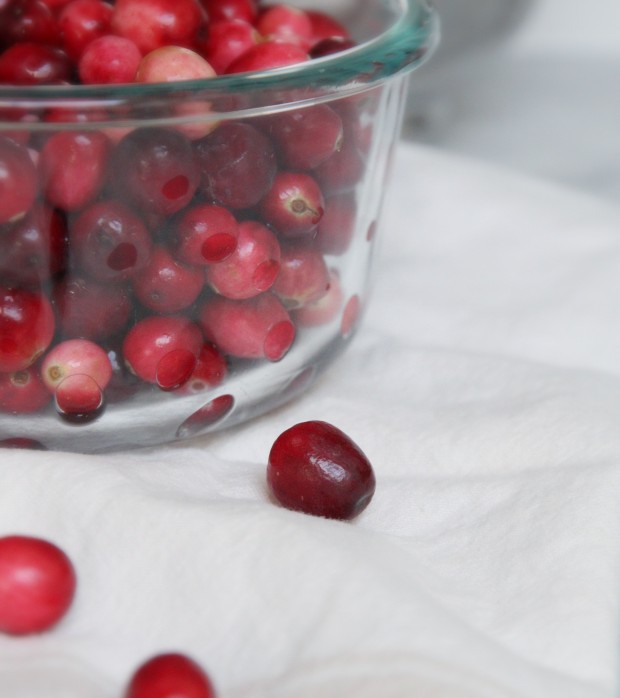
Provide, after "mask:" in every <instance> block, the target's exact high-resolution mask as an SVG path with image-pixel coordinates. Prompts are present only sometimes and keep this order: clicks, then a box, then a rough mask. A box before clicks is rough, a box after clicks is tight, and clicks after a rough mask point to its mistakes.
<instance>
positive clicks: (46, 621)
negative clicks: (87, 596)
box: [0, 535, 77, 635]
mask: <svg viewBox="0 0 620 698" xmlns="http://www.w3.org/2000/svg"><path fill="white" fill-rule="evenodd" d="M76 583H77V580H76V575H75V570H74V568H73V565H72V563H71V560H70V559H69V558H68V557H67V555H66V554H65V553H64V552H63V551H62V550H61V549H60V548H59V547H58V546H56V545H54V544H53V543H51V542H49V541H46V540H43V539H41V538H34V537H30V536H20V535H13V536H5V537H4V538H0V631H2V632H4V633H8V634H10V635H29V634H32V633H40V632H43V631H45V630H49V629H50V628H51V627H52V626H54V625H56V623H58V622H59V621H60V619H61V618H62V617H63V616H64V615H65V614H66V613H67V611H68V610H69V607H70V606H71V603H72V601H73V597H74V595H75V589H76Z"/></svg>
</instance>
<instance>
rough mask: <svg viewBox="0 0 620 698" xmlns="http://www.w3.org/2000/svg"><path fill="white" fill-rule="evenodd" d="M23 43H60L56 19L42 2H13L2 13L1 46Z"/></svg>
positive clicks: (0, 15) (22, 0) (0, 22)
mask: <svg viewBox="0 0 620 698" xmlns="http://www.w3.org/2000/svg"><path fill="white" fill-rule="evenodd" d="M22 42H32V43H36V44H49V45H53V44H55V43H57V42H58V25H57V23H56V18H55V16H54V13H53V12H52V10H51V9H50V8H49V7H48V6H47V5H46V4H45V3H44V2H42V0H13V2H11V3H10V4H9V6H8V8H7V9H6V10H5V11H4V12H2V13H0V44H1V43H4V44H5V45H6V46H9V45H11V44H17V43H22Z"/></svg>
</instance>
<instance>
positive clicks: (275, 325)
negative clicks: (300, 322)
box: [200, 293, 295, 361]
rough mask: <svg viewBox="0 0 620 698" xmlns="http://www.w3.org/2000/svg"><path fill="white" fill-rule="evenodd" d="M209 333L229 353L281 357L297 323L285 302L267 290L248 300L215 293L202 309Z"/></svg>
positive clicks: (201, 314) (207, 332)
mask: <svg viewBox="0 0 620 698" xmlns="http://www.w3.org/2000/svg"><path fill="white" fill-rule="evenodd" d="M200 324H201V326H202V329H203V331H204V333H205V336H206V337H207V338H209V339H210V340H211V341H213V342H214V343H215V344H216V345H217V346H218V347H219V348H220V349H221V350H222V351H223V352H224V353H225V354H229V355H231V356H236V357H238V358H241V359H261V358H266V359H268V360H269V361H279V360H280V359H281V358H282V357H283V356H284V355H285V354H286V353H287V352H288V350H289V349H290V347H291V345H292V344H293V340H294V339H295V326H294V325H293V323H292V322H291V319H290V317H289V315H288V313H287V312H286V309H285V308H284V306H283V305H282V303H281V302H280V301H279V300H278V299H277V298H276V297H275V296H273V295H271V294H269V293H263V294H261V295H260V296H257V297H255V298H250V299H248V300H240V301H237V300H231V299H229V298H222V297H220V296H215V297H214V298H211V299H210V300H208V301H207V302H206V303H205V304H204V306H203V307H202V309H201V311H200Z"/></svg>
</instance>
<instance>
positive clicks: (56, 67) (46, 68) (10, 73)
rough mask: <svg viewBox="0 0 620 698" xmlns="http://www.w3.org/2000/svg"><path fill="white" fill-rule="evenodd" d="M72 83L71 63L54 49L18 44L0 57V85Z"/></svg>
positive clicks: (38, 45)
mask: <svg viewBox="0 0 620 698" xmlns="http://www.w3.org/2000/svg"><path fill="white" fill-rule="evenodd" d="M70 80H71V61H70V60H69V57H68V56H67V54H66V53H65V52H64V51H62V50H61V49H59V48H56V47H55V46H47V45H45V44H37V43H34V42H26V41H24V42H21V43H19V44H13V45H12V46H9V48H7V49H6V50H5V51H3V52H2V53H1V54H0V84H4V85H56V84H61V83H67V82H69V81H70Z"/></svg>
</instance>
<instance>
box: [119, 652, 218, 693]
mask: <svg viewBox="0 0 620 698" xmlns="http://www.w3.org/2000/svg"><path fill="white" fill-rule="evenodd" d="M215 696H216V694H215V689H214V688H213V684H212V682H211V679H210V678H209V676H208V675H207V673H206V672H205V671H204V669H203V668H202V667H201V666H200V665H199V664H198V663H197V662H196V661H194V660H193V659H191V658H190V657H188V656H187V655H184V654H180V653H173V652H170V653H166V654H158V655H155V656H154V657H151V658H150V659H148V660H147V661H145V662H144V663H143V664H141V665H140V666H139V667H138V668H137V669H136V671H135V672H134V674H133V675H132V677H131V679H130V681H129V684H128V686H127V688H126V690H125V693H124V694H123V698H215Z"/></svg>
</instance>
